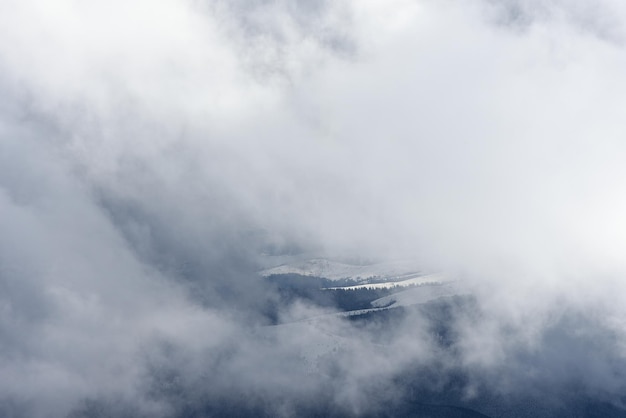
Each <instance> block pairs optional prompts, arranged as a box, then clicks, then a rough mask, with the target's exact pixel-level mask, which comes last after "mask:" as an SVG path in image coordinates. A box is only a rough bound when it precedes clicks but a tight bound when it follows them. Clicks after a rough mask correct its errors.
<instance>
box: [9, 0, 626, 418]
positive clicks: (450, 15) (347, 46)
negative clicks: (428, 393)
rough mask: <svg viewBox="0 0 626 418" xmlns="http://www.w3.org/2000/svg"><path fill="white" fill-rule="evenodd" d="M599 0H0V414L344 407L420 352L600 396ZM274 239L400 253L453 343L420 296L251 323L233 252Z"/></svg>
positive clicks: (621, 363)
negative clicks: (428, 278)
mask: <svg viewBox="0 0 626 418" xmlns="http://www.w3.org/2000/svg"><path fill="white" fill-rule="evenodd" d="M624 19H626V5H623V4H622V2H619V1H617V0H597V1H562V0H552V1H538V0H517V1H515V0H502V1H495V0H474V1H470V2H467V1H459V0H444V1H433V0H387V1H380V0H365V1H358V2H356V1H347V0H339V1H333V2H330V1H324V0H309V1H300V0H293V1H287V0H284V1H282V0H263V1H259V0H235V1H222V0H178V1H174V0H161V1H158V2H154V1H147V0H132V1H119V0H109V1H101V0H94V1H91V2H83V1H79V0H58V1H55V2H54V3H51V2H46V1H39V0H26V1H19V2H18V1H12V0H0V231H1V233H0V312H1V314H0V412H2V413H1V414H0V415H5V416H32V417H40V416H41V417H43V416H59V417H61V416H68V415H69V416H75V417H77V416H83V415H89V414H91V415H93V414H94V412H93V411H94V410H95V409H97V408H101V409H102V410H103V411H109V413H110V414H111V415H112V416H125V415H129V416H141V415H145V416H174V415H176V414H179V416H183V415H182V414H184V413H185V412H181V411H186V409H185V408H188V411H189V410H200V409H201V408H207V406H206V405H214V404H216V403H219V402H222V401H223V400H224V399H226V400H227V399H230V398H229V397H232V396H239V395H242V394H245V396H247V397H249V398H250V399H252V400H253V402H254V400H255V399H256V400H259V399H260V400H264V401H263V402H266V405H267V408H268V410H269V411H271V414H272V415H274V416H292V415H294V414H296V413H297V405H306V404H307V403H311V402H314V400H315V399H316V398H319V397H325V398H324V399H326V398H327V399H330V401H329V402H331V403H330V404H331V405H334V406H335V407H337V408H343V409H340V410H342V411H349V412H350V413H354V414H357V415H358V414H361V413H363V411H368V410H372V409H371V408H375V403H376V402H375V401H376V400H378V401H380V402H383V401H385V402H386V401H389V400H390V399H394V397H395V396H400V395H399V393H400V392H401V390H402V388H401V387H398V384H397V382H395V380H394V376H397V374H398V373H400V372H401V371H402V370H405V369H406V367H407V365H429V364H430V365H432V364H438V365H439V366H440V367H441V368H443V369H447V368H454V367H460V368H462V369H463V370H468V371H470V372H471V373H473V374H472V376H476V377H475V378H476V381H477V383H475V384H474V385H472V384H468V385H467V388H466V390H467V394H466V395H467V396H468V397H471V396H473V395H472V394H473V393H475V392H476V391H479V390H481V389H480V388H481V387H482V386H481V385H485V386H486V387H488V388H490V389H491V390H496V389H495V388H497V390H498V391H500V392H502V393H504V394H505V395H506V394H507V393H520V392H524V391H532V390H536V388H537V387H539V388H540V389H545V388H550V390H554V391H555V393H556V392H558V391H559V390H565V389H563V388H566V387H568V386H567V385H568V384H569V383H571V382H575V383H576V384H578V385H579V386H580V387H582V389H581V390H582V391H583V392H584V393H586V394H589V396H595V397H597V398H599V399H602V400H606V401H607V402H610V403H612V404H614V405H617V406H619V407H622V408H624V402H626V400H624V399H623V397H622V395H621V394H623V393H624V389H625V387H624V386H626V361H625V356H626V326H625V324H626V322H625V321H626V310H625V308H624V307H623V303H620V302H622V301H621V299H622V298H621V295H623V294H624V291H626V281H625V280H624V275H625V274H626V262H625V258H624V253H623V249H624V248H626V220H625V218H624V216H623V214H624V213H626V194H625V193H624V190H623V184H622V183H623V181H622V180H623V179H625V178H626V164H624V162H626V139H625V138H626V137H625V136H624V134H625V133H626V132H625V131H626V129H625V128H624V124H623V120H624V116H625V115H624V113H625V112H626V79H625V78H624V77H623V74H624V70H625V69H626V51H625V49H624V48H625V47H624V42H625V36H626V34H625V33H624V27H626V26H625V25H624V23H625V22H624ZM281 251H282V252H294V251H303V252H307V253H315V254H319V255H323V256H327V257H355V256H358V257H363V258H365V259H372V260H391V259H398V258H411V259H415V260H418V261H419V262H420V263H421V265H423V266H424V270H427V271H445V272H446V273H447V274H450V275H451V276H452V277H455V278H457V279H458V280H461V281H463V282H464V283H465V284H466V285H467V286H468V288H469V289H471V291H472V294H473V295H474V297H475V299H476V303H477V306H478V307H479V308H478V310H479V312H480V314H479V315H478V316H472V315H468V316H464V317H462V318H461V319H459V320H458V321H457V323H455V327H456V328H455V329H456V331H457V333H458V336H459V337H458V338H459V340H458V345H457V347H456V349H457V354H458V355H457V357H456V358H454V359H449V358H447V357H445V356H443V355H442V354H440V353H438V352H437V350H436V349H435V348H434V345H433V342H432V341H431V339H432V337H431V336H429V335H428V333H427V332H426V331H425V330H424V329H423V328H424V327H423V326H422V325H421V324H422V323H423V321H420V318H419V315H417V314H415V315H413V316H409V317H408V318H406V319H405V320H404V321H403V322H402V324H401V326H399V327H398V329H396V330H394V331H393V332H391V334H390V335H389V336H388V339H389V341H388V342H387V344H388V345H387V348H386V349H385V350H382V349H381V348H380V345H379V344H377V343H375V342H373V341H371V340H370V339H371V338H372V337H371V335H373V334H372V333H374V331H372V333H369V332H365V333H363V332H360V331H358V330H355V329H353V328H351V327H350V325H349V324H346V323H345V322H343V321H341V320H335V321H330V322H329V323H327V324H325V325H323V326H322V325H319V327H316V326H308V327H304V328H293V329H292V328H289V327H283V329H282V330H281V331H274V330H271V331H269V330H268V328H267V327H265V325H266V324H265V323H264V322H263V321H264V319H263V315H262V314H261V312H263V310H264V309H265V307H266V306H267V304H268V303H271V302H272V301H275V300H276V298H277V295H276V294H274V293H273V292H272V291H271V290H269V289H267V288H265V287H264V286H263V284H262V281H261V280H260V279H259V277H258V275H257V272H258V271H259V270H260V269H261V268H262V267H265V265H264V263H265V261H264V260H265V258H264V257H265V255H266V254H268V253H272V252H281ZM303 313H310V314H315V308H314V307H311V306H306V305H301V306H300V305H299V306H295V307H294V306H291V307H289V308H285V310H284V311H281V312H279V314H280V315H281V317H283V318H285V319H289V318H291V317H298V316H301V315H303ZM260 330H264V331H260ZM329 333H330V334H332V335H337V334H339V335H342V336H348V337H350V338H348V337H346V338H343V339H341V342H340V346H341V347H342V350H343V351H341V352H342V354H340V355H338V357H337V358H333V359H329V360H328V361H326V360H324V359H322V360H319V362H318V363H317V364H318V366H319V370H317V371H316V372H315V373H313V374H312V373H310V370H308V369H307V368H306V367H305V366H304V365H303V363H302V361H301V357H300V353H301V352H302V349H303V347H312V346H316V345H324V344H326V341H327V340H328V337H327V336H328V335H329ZM332 343H333V344H336V343H337V342H336V341H335V340H333V342H332ZM389 352H392V353H394V355H393V356H389V355H388V353H389ZM372 381H376V383H372ZM293 382H301V384H300V385H294V384H293ZM538 384H539V386H537V385H538ZM500 392H499V393H500ZM372 394H376V396H372ZM373 400H374V401H373ZM258 402H261V401H258ZM90 408H91V409H90ZM94 408H95V409H94ZM194 408H195V409H194ZM72 414H73V415H72ZM81 414H83V415H81Z"/></svg>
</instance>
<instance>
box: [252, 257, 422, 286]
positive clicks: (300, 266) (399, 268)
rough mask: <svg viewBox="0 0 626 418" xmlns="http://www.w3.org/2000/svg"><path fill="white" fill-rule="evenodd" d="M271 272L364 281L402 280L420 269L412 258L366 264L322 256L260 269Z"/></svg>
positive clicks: (262, 272) (267, 272) (416, 275)
mask: <svg viewBox="0 0 626 418" xmlns="http://www.w3.org/2000/svg"><path fill="white" fill-rule="evenodd" d="M273 274H300V275H302V276H315V277H322V278H325V279H329V280H341V279H352V280H355V281H357V282H364V281H367V280H371V279H380V280H382V281H396V282H399V281H403V280H409V279H414V278H417V277H418V276H420V269H419V266H418V265H417V263H416V262H415V261H414V260H397V261H387V262H382V263H374V264H368V265H356V264H347V263H341V262H338V261H332V260H328V259H324V258H314V259H309V260H302V261H296V262H293V263H287V264H282V265H279V266H276V267H272V268H268V269H265V270H262V271H261V275H263V276H271V275H273Z"/></svg>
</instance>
